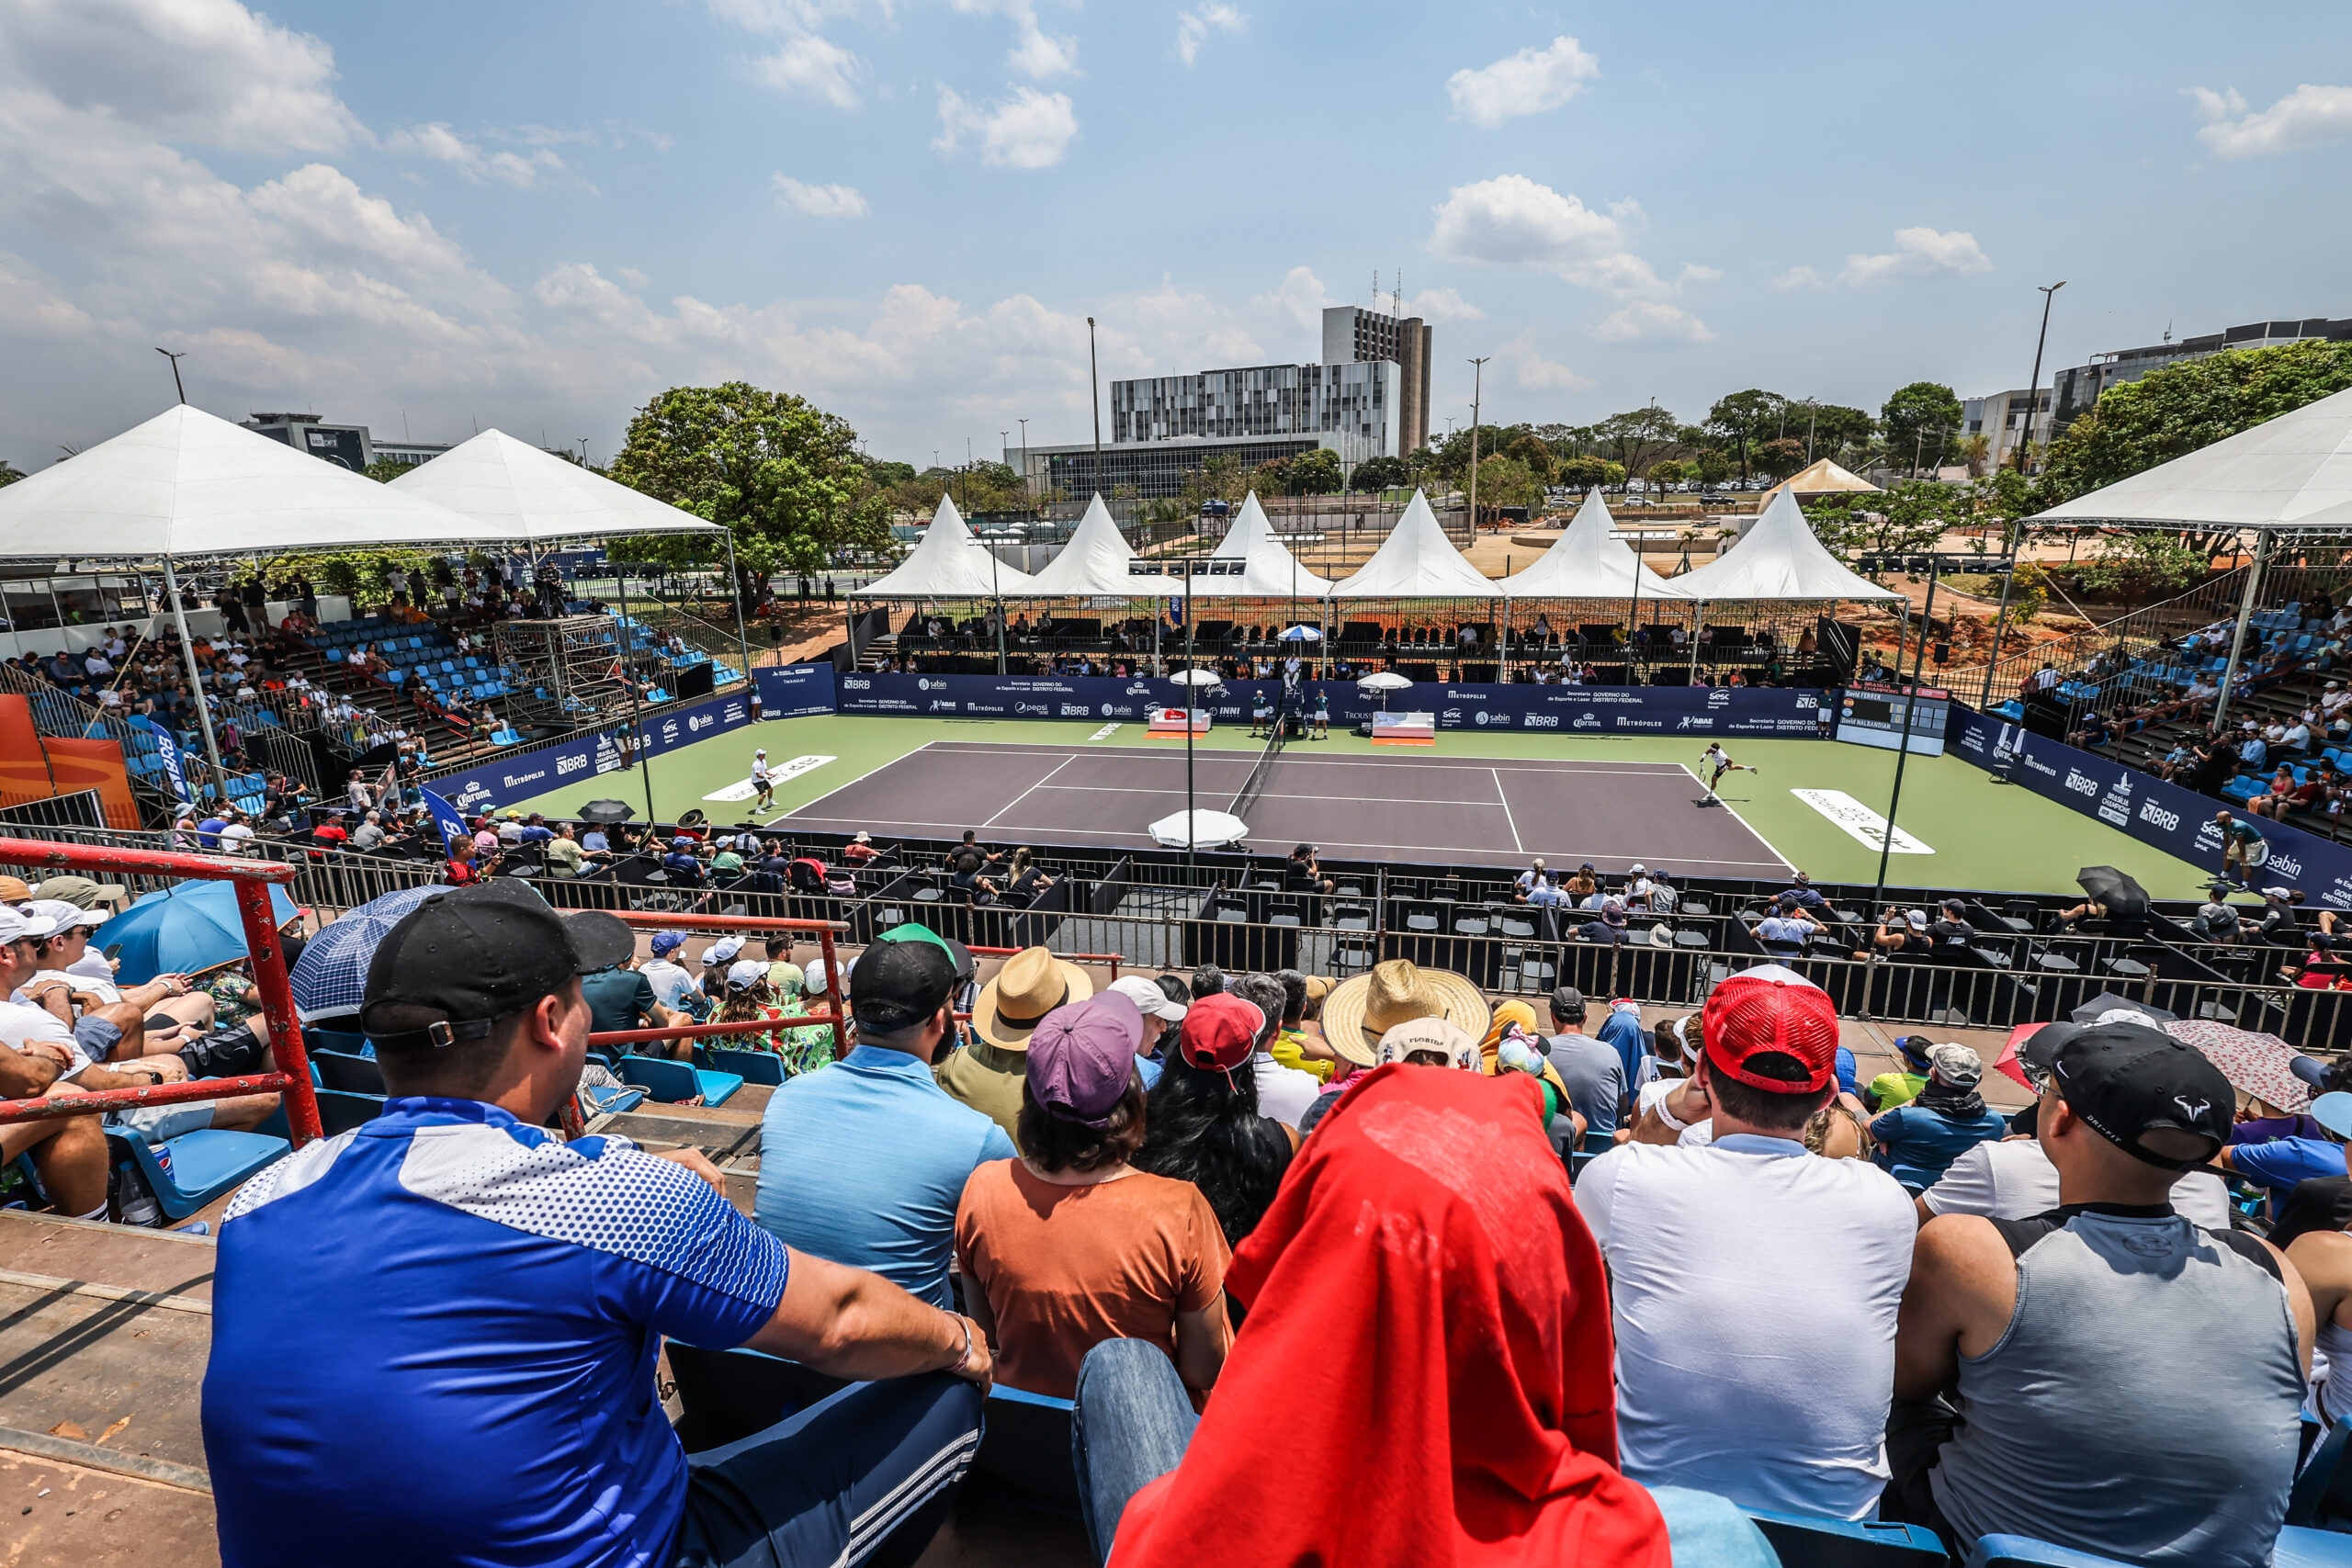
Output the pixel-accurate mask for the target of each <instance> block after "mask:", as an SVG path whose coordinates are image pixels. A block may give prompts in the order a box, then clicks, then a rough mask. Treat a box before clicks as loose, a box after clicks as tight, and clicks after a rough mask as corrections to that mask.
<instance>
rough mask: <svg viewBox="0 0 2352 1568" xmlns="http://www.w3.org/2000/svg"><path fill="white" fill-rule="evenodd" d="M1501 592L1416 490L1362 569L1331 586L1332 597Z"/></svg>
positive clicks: (1464, 595) (1486, 594)
mask: <svg viewBox="0 0 2352 1568" xmlns="http://www.w3.org/2000/svg"><path fill="white" fill-rule="evenodd" d="M1502 592H1503V591H1502V590H1501V589H1499V588H1498V587H1496V586H1495V585H1494V584H1493V583H1492V582H1490V581H1487V578H1486V576H1485V575H1484V574H1483V573H1481V572H1480V571H1479V570H1478V569H1477V568H1476V567H1475V566H1472V565H1471V564H1470V563H1469V562H1468V561H1466V560H1464V559H1463V558H1462V552H1461V551H1460V550H1457V549H1455V548H1454V547H1453V540H1451V539H1449V538H1447V537H1446V536H1445V530H1444V529H1443V528H1442V527H1440V526H1438V521H1437V513H1434V512H1431V511H1430V503H1429V500H1428V498H1427V497H1425V496H1423V495H1422V494H1421V492H1420V491H1418V490H1416V491H1413V500H1412V502H1411V504H1409V505H1408V506H1407V507H1406V508H1405V515H1403V516H1402V517H1399V518H1398V519H1397V526H1395V527H1394V528H1391V529H1390V530H1389V531H1388V537H1387V538H1385V540H1383V541H1381V546H1380V548H1379V549H1377V550H1375V551H1374V552H1373V557H1372V558H1371V559H1370V560H1368V561H1366V562H1364V563H1363V570H1361V571H1359V572H1357V573H1356V574H1355V575H1354V576H1352V577H1346V578H1342V579H1340V581H1338V582H1335V583H1333V584H1332V585H1331V597H1332V598H1334V599H1499V598H1501V597H1502Z"/></svg>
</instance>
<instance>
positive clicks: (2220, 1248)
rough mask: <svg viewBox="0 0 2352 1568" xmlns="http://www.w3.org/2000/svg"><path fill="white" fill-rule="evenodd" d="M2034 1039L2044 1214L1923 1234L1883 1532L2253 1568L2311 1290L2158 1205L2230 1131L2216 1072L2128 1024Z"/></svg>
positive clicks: (2226, 1096)
mask: <svg viewBox="0 0 2352 1568" xmlns="http://www.w3.org/2000/svg"><path fill="white" fill-rule="evenodd" d="M2052 1031H2058V1032H2059V1034H2058V1037H2057V1038H2056V1039H2055V1040H2054V1041H2053V1042H2052V1043H2050V1044H2048V1045H2047V1046H2045V1048H2044V1049H2045V1051H2046V1053H2047V1055H2046V1060H2047V1061H2048V1064H2049V1070H2048V1072H2047V1073H2046V1074H2040V1075H2038V1081H2039V1084H2040V1093H2039V1099H2038V1100H2037V1102H2036V1105H2035V1122H2036V1130H2037V1135H2038V1137H2039V1139H2040V1142H2041V1149H2042V1152H2043V1153H2044V1154H2045V1155H2046V1156H2048V1158H2049V1160H2050V1162H2051V1164H2052V1166H2053V1167H2054V1168H2056V1170H2057V1172H2058V1185H2059V1197H2060V1207H2058V1208H2057V1209H2055V1210H2053V1211H2051V1212H2049V1213H2041V1214H2038V1215H2036V1216H2034V1217H2032V1218H2030V1219H2020V1220H2001V1219H1993V1218H1985V1217H1982V1216H1979V1215H1976V1214H1966V1213H1947V1214H1941V1215H1939V1216H1938V1217H1936V1218H1934V1219H1931V1220H1929V1221H1928V1223H1927V1224H1924V1225H1922V1226H1921V1227H1920V1229H1919V1234H1918V1243H1917V1248H1916V1251H1915V1254H1914V1258H1913V1262H1912V1269H1911V1277H1910V1281H1909V1284H1908V1286H1907V1288H1906V1289H1905V1292H1904V1295H1903V1314H1902V1320H1901V1325H1900V1326H1899V1328H1898V1330H1897V1333H1896V1338H1895V1393H1896V1395H1897V1401H1898V1403H1897V1405H1896V1407H1895V1409H1894V1412H1893V1416H1892V1418H1891V1420H1890V1422H1889V1425H1888V1435H1887V1436H1888V1452H1889V1459H1890V1461H1891V1464H1892V1468H1893V1471H1894V1476H1893V1480H1892V1482H1891V1483H1890V1484H1889V1486H1888V1488H1887V1493H1886V1499H1885V1503H1884V1505H1883V1508H1882V1511H1881V1514H1882V1517H1885V1518H1888V1519H1894V1520H1900V1521H1904V1522H1908V1523H1914V1524H1924V1525H1928V1526H1929V1527H1931V1528H1933V1529H1935V1530H1936V1531H1937V1532H1938V1533H1939V1534H1940V1535H1941V1536H1942V1537H1943V1538H1944V1540H1945V1541H1946V1542H1947V1543H1948V1544H1949V1545H1950V1546H1951V1548H1952V1550H1953V1551H1954V1552H1955V1553H1956V1554H1960V1555H1964V1554H1966V1553H1967V1552H1968V1551H1969V1550H1970V1549H1971V1547H1972V1546H1973V1544H1974V1543H1975V1541H1976V1540H1978V1538H1980V1537H1982V1536H1985V1535H1992V1534H2017V1535H2024V1536H2030V1537H2031V1538H2033V1539H2035V1540H2042V1541H2048V1542H2051V1543H2052V1544H2054V1545H2058V1546H2062V1547H2069V1548H2072V1549H2074V1550H2075V1551H2086V1552H2093V1553H2097V1554H2098V1555H2100V1556H2102V1557H2108V1558H2114V1559H2118V1560H2120V1561H2123V1562H2135V1563H2150V1564H2179V1565H2181V1568H2188V1565H2191V1564H2195V1565H2198V1568H2259V1565H2261V1564H2266V1563H2268V1562H2270V1561H2271V1551H2272V1545H2273V1542H2274V1541H2275V1540H2276V1539H2277V1537H2278V1529H2279V1526H2280V1523H2281V1521H2282V1520H2283V1518H2284V1517H2285V1513H2286V1507H2287V1494H2288V1490H2289V1487H2290V1485H2291V1484H2292V1483H2293V1480H2294V1475H2295V1465H2296V1459H2297V1452H2298V1448H2299V1438H2300V1429H2301V1404H2302V1401H2303V1388H2304V1382H2305V1378H2306V1375H2307V1372H2308V1370H2309V1367H2310V1365H2311V1349H2312V1335H2313V1323H2312V1295H2311V1293H2310V1292H2309V1291H2308V1290H2307V1289H2306V1288H2305V1286H2304V1284H2303V1281H2302V1279H2301V1275H2300V1274H2299V1273H2298V1272H2297V1271H2296V1269H2295V1268H2294V1266H2293V1264H2292V1263H2290V1261H2289V1260H2288V1259H2287V1258H2285V1257H2284V1256H2282V1255H2281V1254H2280V1253H2279V1252H2278V1249H2277V1248H2275V1247H2271V1246H2270V1245H2269V1244H2268V1243H2267V1242H2265V1241H2262V1240H2260V1239H2258V1238H2256V1237H2255V1236H2254V1235H2250V1234H2248V1233H2245V1232H2243V1231H2236V1230H2231V1229H2226V1228H2224V1229H2207V1228H2202V1227H2200V1226H2199V1225H2197V1224H2193V1223H2192V1222H2191V1221H2189V1220H2188V1219H2187V1218H2185V1217H2184V1216H2183V1215H2181V1214H2180V1213H2177V1211H2176V1210H2175V1208H2174V1206H2173V1199H2174V1191H2175V1187H2176V1184H2177V1182H2178V1180H2179V1179H2180V1176H2181V1174H2182V1173H2183V1172H2184V1171H2189V1170H2194V1169H2197V1168H2200V1167H2202V1166H2204V1165H2205V1164H2206V1163H2207V1162H2208V1161H2210V1160H2211V1159H2212V1158H2213V1157H2214V1156H2216V1155H2217V1154H2219V1153H2221V1152H2222V1148H2223V1144H2224V1140H2225V1139H2227V1137H2228V1136H2229V1133H2230V1125H2231V1122H2230V1118H2231V1108H2232V1105H2233V1095H2232V1091H2231V1089H2230V1086H2229V1082H2228V1080H2227V1079H2226V1078H2224V1077H2222V1074H2221V1071H2220V1069H2218V1068H2217V1067H2215V1066H2213V1065H2212V1064H2211V1062H2209V1061H2207V1060H2206V1059H2205V1058H2204V1056H2203V1055H2200V1054H2199V1053H2198V1052H2197V1051H2195V1050H2194V1049H2192V1048H2190V1047H2189V1046H2188V1045H2185V1044H2183V1043H2180V1042H2178V1041H2177V1040H2174V1039H2172V1038H2171V1037H2170V1036H2169V1035H2166V1034H2164V1033H2163V1032H2159V1031H2157V1030H2154V1029H2151V1028H2149V1027H2147V1026H2145V1025H2143V1024H2136V1023H2131V1022H2124V1021H2116V1022H2109V1023H2097V1024H2085V1025H2073V1024H2049V1025H2045V1026H2044V1027H2043V1029H2042V1030H2041V1031H2040V1032H2037V1034H2036V1036H2035V1038H2036V1039H2040V1038H2041V1036H2042V1035H2046V1034H2049V1033H2050V1032H2052ZM2187 1369H2194V1377H2195V1379H2196V1384H2197V1390H2196V1393H2195V1396H2194V1400H2193V1405H2194V1408H2193V1413H2192V1412H2189V1411H2186V1410H2185V1409H2184V1406H2183V1397H2184V1395H2183V1385H2182V1382H2181V1380H2182V1377H2183V1375H2184V1371H2185V1370H2187ZM2184 1416H2188V1418H2189V1420H2190V1427H2193V1433H2194V1435H2193V1437H2189V1436H2188V1435H2187V1434H2188V1431H2189V1430H2190V1427H2184V1425H2183V1421H2184Z"/></svg>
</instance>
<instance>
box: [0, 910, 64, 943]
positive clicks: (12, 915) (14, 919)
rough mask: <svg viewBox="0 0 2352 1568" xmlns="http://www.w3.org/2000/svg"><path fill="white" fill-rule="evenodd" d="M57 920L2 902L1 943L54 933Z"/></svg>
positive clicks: (27, 939)
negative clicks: (20, 909) (22, 910)
mask: <svg viewBox="0 0 2352 1568" xmlns="http://www.w3.org/2000/svg"><path fill="white" fill-rule="evenodd" d="M56 930H57V922H56V921H55V920H52V919H50V918H49V917H48V916H46V915H28V914H23V913H21V912H19V911H17V910H16V909H13V908H9V907H8V906H7V905H6V904H0V943H6V942H30V941H31V940H33V939H34V938H35V937H44V936H49V935H51V934H53V933H54V932H55V931H56Z"/></svg>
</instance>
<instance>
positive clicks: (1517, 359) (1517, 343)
mask: <svg viewBox="0 0 2352 1568" xmlns="http://www.w3.org/2000/svg"><path fill="white" fill-rule="evenodd" d="M1495 357H1496V358H1498V359H1499V360H1501V361H1502V362H1503V363H1504V364H1506V365H1508V366H1510V367H1511V371H1512V378H1513V379H1514V380H1516V381H1517V382H1518V384H1519V386H1520V387H1521V389H1524V390H1527V391H1531V392H1565V391H1568V390H1570V389H1574V388H1577V387H1589V386H1591V385H1592V382H1591V380H1590V379H1589V378H1586V377H1583V376H1579V375H1577V373H1576V372H1575V371H1574V370H1571V369H1569V368H1568V367H1566V366H1565V365H1563V364H1561V363H1560V362H1559V361H1558V360H1556V359H1546V358H1544V355H1542V354H1540V353H1538V352H1537V350H1536V347H1535V329H1534V328H1532V327H1530V328H1528V329H1527V331H1525V332H1523V333H1520V334H1519V335H1518V336H1517V337H1515V338H1513V339H1511V340H1510V342H1509V343H1507V344H1503V345H1502V347H1500V348H1498V349H1497V350H1496V351H1495Z"/></svg>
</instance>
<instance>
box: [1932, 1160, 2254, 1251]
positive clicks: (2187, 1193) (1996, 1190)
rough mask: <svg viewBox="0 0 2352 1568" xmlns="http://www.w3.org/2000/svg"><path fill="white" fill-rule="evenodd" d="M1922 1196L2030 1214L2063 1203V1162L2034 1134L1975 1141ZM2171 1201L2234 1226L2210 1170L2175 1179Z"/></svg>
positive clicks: (1949, 1208) (1961, 1208)
mask: <svg viewBox="0 0 2352 1568" xmlns="http://www.w3.org/2000/svg"><path fill="white" fill-rule="evenodd" d="M1919 1196H1920V1198H1921V1199H1922V1200H1923V1201H1926V1203H1927V1205H1928V1213H1931V1214H1983V1215H1985V1216H1986V1217H1987V1218H1990V1219H1996V1220H2030V1219H2031V1218H2032V1217H2033V1216H2034V1215H2036V1214H2046V1213H2049V1212H2050V1211H2051V1210H2052V1209H2054V1208H2056V1207H2057V1206H2058V1168H2057V1167H2056V1166H2054V1165H2052V1164H2051V1163H2050V1156H2048V1155H2046V1154H2044V1153H2042V1152H2041V1145H2040V1144H2039V1143H2037V1142H2035V1141H2034V1140H2033V1139H2031V1138H2003V1139H1998V1140H1996V1141H1995V1142H1992V1143H1986V1144H1972V1145H1969V1146H1968V1147H1967V1148H1965V1149H1962V1151H1961V1154H1960V1157H1959V1158H1958V1159H1955V1160H1953V1161H1952V1162H1951V1166H1950V1167H1948V1168H1946V1169H1945V1171H1944V1174H1943V1178H1942V1179H1941V1180H1939V1181H1938V1182H1937V1183H1936V1184H1935V1185H1934V1186H1933V1187H1930V1188H1928V1190H1926V1191H1925V1192H1923V1193H1921V1194H1920V1195H1919ZM2172 1206H2173V1208H2174V1210H2175V1211H2176V1212H2177V1213H2179V1215H2180V1216H2181V1218H2183V1219H2185V1220H2187V1221H2188V1222H2189V1224H2197V1225H2203V1226H2204V1227H2205V1228H2206V1229H2207V1230H2217V1231H2218V1230H2227V1229H2229V1228H2230V1194H2229V1190H2228V1189H2227V1188H2225V1187H2223V1186H2222V1179H2221V1178H2220V1177H2218V1176H2216V1175H2214V1174H2213V1173H2212V1172H2211V1171H2210V1170H2191V1171H2187V1172H2184V1173H2183V1174H2182V1176H2181V1179H2179V1180H2178V1181H2176V1182H2174V1183H2173V1184H2172Z"/></svg>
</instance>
